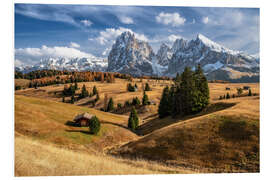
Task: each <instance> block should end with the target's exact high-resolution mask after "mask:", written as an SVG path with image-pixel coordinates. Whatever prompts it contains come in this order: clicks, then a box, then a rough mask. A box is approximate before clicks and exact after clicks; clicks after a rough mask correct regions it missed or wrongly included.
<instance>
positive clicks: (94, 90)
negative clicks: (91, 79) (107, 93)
mask: <svg viewBox="0 0 270 180" xmlns="http://www.w3.org/2000/svg"><path fill="white" fill-rule="evenodd" d="M97 93H98V90H97V87H96V86H94V87H93V95H96V94H97Z"/></svg>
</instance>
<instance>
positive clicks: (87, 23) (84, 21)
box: [81, 19, 93, 26]
mask: <svg viewBox="0 0 270 180" xmlns="http://www.w3.org/2000/svg"><path fill="white" fill-rule="evenodd" d="M81 23H82V24H83V25H84V26H91V25H92V24H93V23H92V22H91V21H90V20H87V19H84V20H81Z"/></svg>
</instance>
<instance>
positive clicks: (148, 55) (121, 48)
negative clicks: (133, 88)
mask: <svg viewBox="0 0 270 180" xmlns="http://www.w3.org/2000/svg"><path fill="white" fill-rule="evenodd" d="M154 59H155V54H154V52H153V50H152V48H151V46H150V45H149V44H148V43H147V42H145V41H141V40H138V39H136V38H135V35H134V34H132V33H130V32H123V33H122V34H121V35H120V36H119V37H117V39H116V41H115V43H114V44H113V46H112V49H111V51H110V53H109V56H108V69H107V70H108V71H111V72H120V73H128V74H133V75H137V76H140V75H152V74H153V73H154V72H153V69H152V61H153V60H154Z"/></svg>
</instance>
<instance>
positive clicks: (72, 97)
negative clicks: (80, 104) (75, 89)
mask: <svg viewBox="0 0 270 180" xmlns="http://www.w3.org/2000/svg"><path fill="white" fill-rule="evenodd" d="M74 101H75V98H74V95H72V96H71V100H70V102H71V104H74Z"/></svg>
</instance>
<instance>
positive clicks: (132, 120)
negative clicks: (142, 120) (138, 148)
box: [128, 107, 139, 131]
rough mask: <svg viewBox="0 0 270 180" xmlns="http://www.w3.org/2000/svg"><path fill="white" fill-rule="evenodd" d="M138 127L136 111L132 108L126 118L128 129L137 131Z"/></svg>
mask: <svg viewBox="0 0 270 180" xmlns="http://www.w3.org/2000/svg"><path fill="white" fill-rule="evenodd" d="M138 126H139V118H138V115H137V111H136V109H135V108H134V107H132V110H131V112H130V115H129V118H128V128H130V129H131V130H133V131H134V130H136V129H137V127H138Z"/></svg>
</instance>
